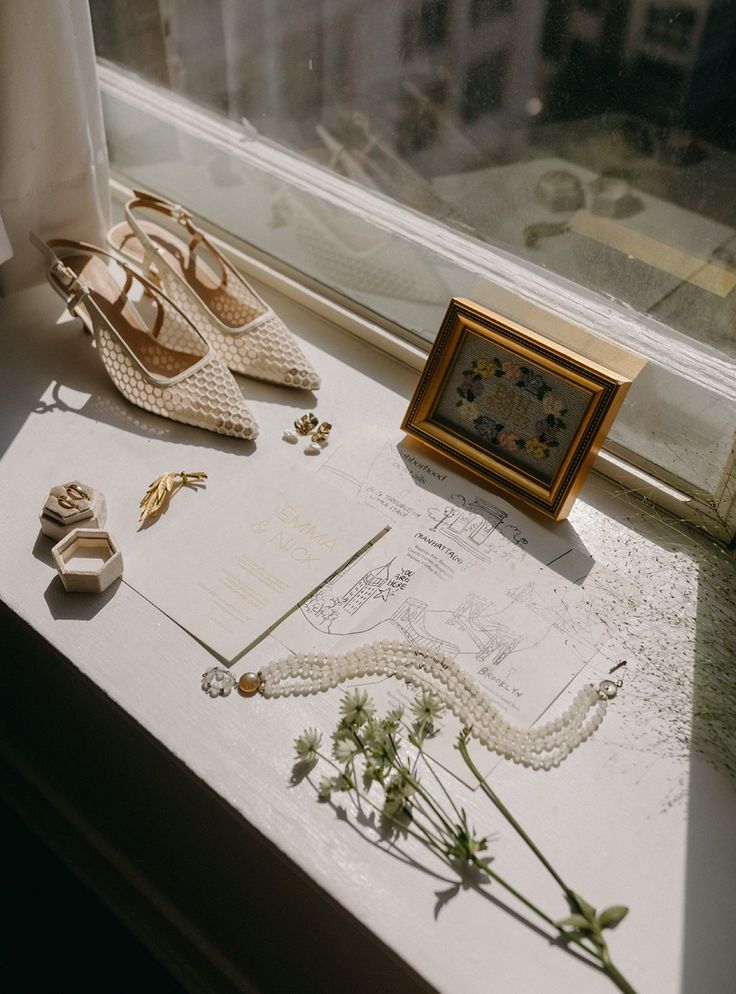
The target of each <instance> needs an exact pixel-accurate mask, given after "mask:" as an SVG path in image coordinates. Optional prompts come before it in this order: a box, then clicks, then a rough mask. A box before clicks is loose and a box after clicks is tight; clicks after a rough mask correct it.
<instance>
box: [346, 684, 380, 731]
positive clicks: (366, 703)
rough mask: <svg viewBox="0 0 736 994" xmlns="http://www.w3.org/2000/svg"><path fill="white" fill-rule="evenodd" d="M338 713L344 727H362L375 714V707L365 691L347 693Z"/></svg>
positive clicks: (357, 690) (356, 690)
mask: <svg viewBox="0 0 736 994" xmlns="http://www.w3.org/2000/svg"><path fill="white" fill-rule="evenodd" d="M340 713H341V714H342V716H343V721H344V722H345V724H346V725H363V724H364V723H365V722H366V721H368V719H369V718H372V717H373V715H374V714H375V713H376V706H375V704H374V703H373V701H372V700H371V699H370V698H369V696H368V691H367V690H359V689H358V688H356V689H355V690H350V691H348V693H347V694H345V696H344V697H343V699H342V701H341V703H340Z"/></svg>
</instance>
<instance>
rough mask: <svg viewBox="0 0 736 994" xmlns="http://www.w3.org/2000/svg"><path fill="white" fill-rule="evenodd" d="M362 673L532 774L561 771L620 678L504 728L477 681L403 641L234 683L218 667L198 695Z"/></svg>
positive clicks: (272, 692) (292, 689)
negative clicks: (416, 693) (548, 714)
mask: <svg viewBox="0 0 736 994" xmlns="http://www.w3.org/2000/svg"><path fill="white" fill-rule="evenodd" d="M366 676H394V677H397V678H398V679H400V680H404V681H405V682H406V683H408V684H410V685H412V686H413V687H418V688H419V689H420V690H427V691H429V692H430V693H432V694H434V695H435V696H436V697H438V698H439V699H440V700H441V701H442V702H443V703H444V704H445V706H446V707H447V708H448V710H450V711H451V712H452V714H454V715H455V716H456V717H457V718H459V719H460V721H461V722H462V723H463V724H464V725H466V726H467V728H468V729H469V731H470V734H471V735H472V736H473V737H474V738H476V739H477V740H478V741H479V742H480V743H482V744H483V745H484V746H486V748H488V749H490V750H491V751H492V752H496V753H498V754H499V755H500V756H503V757H505V758H506V759H511V760H513V762H515V763H520V764H521V765H522V766H528V767H531V769H533V770H541V769H543V770H549V769H551V768H552V767H553V766H559V765H560V763H561V762H562V760H563V759H565V757H566V756H568V755H569V754H570V753H571V752H572V751H573V749H575V748H576V747H577V746H579V745H580V744H581V743H582V742H584V741H585V740H586V739H587V738H589V737H590V736H591V735H592V734H593V732H594V731H595V730H596V728H598V726H599V725H600V723H601V722H602V721H603V717H604V715H605V713H606V710H607V707H608V701H609V700H610V699H611V698H613V697H615V696H616V692H617V690H618V688H619V687H620V686H621V685H622V681H621V680H617V681H615V682H614V681H613V680H603V681H601V683H599V684H598V686H597V687H594V686H593V685H592V684H586V686H585V687H583V688H582V689H581V690H579V691H578V692H577V694H576V695H575V698H574V700H573V702H572V704H571V705H570V707H569V708H568V709H567V710H566V711H564V712H563V713H562V714H561V715H560V716H559V718H555V719H554V720H552V721H548V722H546V723H545V724H544V725H540V726H539V727H538V728H529V729H524V728H518V727H516V726H515V725H512V724H510V723H509V722H508V721H506V719H505V718H504V716H503V714H502V713H501V711H499V709H498V708H497V707H495V705H493V704H492V703H491V701H490V700H489V699H488V697H487V696H486V695H485V694H484V693H483V691H482V690H481V689H480V687H479V686H478V685H477V684H476V683H475V681H474V680H473V679H472V678H471V677H470V676H468V674H467V673H464V672H463V670H462V669H461V668H460V667H459V666H458V665H457V663H456V662H455V661H454V660H453V659H450V658H449V657H448V656H444V655H441V654H438V653H437V654H436V653H431V652H424V651H423V650H421V649H416V648H414V646H412V645H409V644H407V643H406V642H392V641H388V640H387V641H382V642H372V643H370V644H369V645H364V646H360V647H359V648H357V649H350V650H348V652H345V653H343V654H342V655H328V654H323V653H297V654H296V655H293V656H287V657H286V658H284V659H279V660H276V661H275V662H273V663H267V664H266V665H265V666H264V667H263V668H262V669H261V670H260V671H259V672H258V673H244V674H243V675H242V676H241V677H240V678H239V679H237V680H236V678H235V677H234V676H233V674H232V673H230V671H229V670H227V669H225V668H224V667H222V666H215V667H213V668H212V669H209V670H207V672H206V673H204V674H203V675H202V690H204V691H205V692H206V693H208V694H209V695H210V697H226V696H227V695H228V694H229V693H230V692H231V691H232V690H233V689H234V687H235V686H236V684H237V687H238V690H239V691H240V693H241V694H242V695H243V696H244V697H253V696H254V695H255V694H260V695H261V697H266V698H272V697H298V696H300V695H301V696H305V697H306V696H308V695H310V694H316V693H319V692H321V691H324V690H330V689H331V688H332V687H337V686H338V685H339V684H341V683H344V682H345V681H346V680H355V679H358V678H360V677H366Z"/></svg>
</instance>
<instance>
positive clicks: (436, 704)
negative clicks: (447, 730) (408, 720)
mask: <svg viewBox="0 0 736 994" xmlns="http://www.w3.org/2000/svg"><path fill="white" fill-rule="evenodd" d="M444 710H445V706H444V704H443V703H442V702H441V701H440V700H438V698H436V697H435V696H434V694H431V693H430V692H429V691H428V690H423V691H422V693H421V694H417V696H416V697H415V698H414V703H413V704H412V706H411V713H412V714H413V715H414V717H415V718H416V719H417V721H421V722H426V724H427V725H433V724H434V722H435V719H437V718H439V717H440V716H441V715H442V712H443V711H444Z"/></svg>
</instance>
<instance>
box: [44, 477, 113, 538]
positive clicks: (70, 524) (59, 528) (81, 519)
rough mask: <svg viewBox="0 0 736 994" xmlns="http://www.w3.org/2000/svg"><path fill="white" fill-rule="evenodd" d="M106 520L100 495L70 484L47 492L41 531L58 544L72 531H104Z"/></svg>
mask: <svg viewBox="0 0 736 994" xmlns="http://www.w3.org/2000/svg"><path fill="white" fill-rule="evenodd" d="M106 517H107V511H106V506H105V495H104V494H103V493H102V491H100V490H95V488H94V487H90V486H89V485H88V484H86V483H80V482H79V480H72V481H71V482H70V483H62V484H60V485H59V486H57V487H52V488H51V490H49V492H48V496H47V497H46V501H45V503H44V505H43V508H42V509H41V515H40V518H41V531H42V532H43V533H44V535H48V536H49V538H55V539H57V540H58V539H61V538H64V536H65V535H68V534H69V532H70V531H73V530H74V529H75V528H81V527H84V528H103V527H104V525H105V519H106Z"/></svg>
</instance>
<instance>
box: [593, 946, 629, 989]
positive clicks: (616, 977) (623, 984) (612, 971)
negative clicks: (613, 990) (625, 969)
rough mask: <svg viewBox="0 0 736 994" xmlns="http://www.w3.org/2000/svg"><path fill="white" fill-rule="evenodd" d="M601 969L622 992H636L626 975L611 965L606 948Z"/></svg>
mask: <svg viewBox="0 0 736 994" xmlns="http://www.w3.org/2000/svg"><path fill="white" fill-rule="evenodd" d="M601 969H602V970H603V972H604V973H605V974H606V976H607V977H609V978H610V980H612V981H613V983H614V984H615V985H616V986H617V987H618V989H619V990H620V991H623V994H636V990H635V989H634V988H633V987H632V986H631V984H630V983H629V982H628V980H627V979H626V977H624V975H623V974H622V973H621V972H620V971H619V970H618V969H617V968H616V967H615V966H614V965H613V962H612V961H611V958H610V956H608V952H607V950H606V958H605V959H604V960H603V963H602V966H601Z"/></svg>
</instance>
